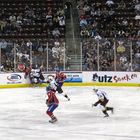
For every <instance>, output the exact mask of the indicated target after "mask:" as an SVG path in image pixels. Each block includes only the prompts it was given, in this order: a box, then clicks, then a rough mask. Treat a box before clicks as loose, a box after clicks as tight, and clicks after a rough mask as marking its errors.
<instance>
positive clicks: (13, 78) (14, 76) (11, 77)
mask: <svg viewBox="0 0 140 140" xmlns="http://www.w3.org/2000/svg"><path fill="white" fill-rule="evenodd" d="M7 79H8V80H9V81H12V82H15V81H18V80H20V79H21V76H20V75H19V74H11V75H9V76H7Z"/></svg>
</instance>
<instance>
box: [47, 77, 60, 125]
mask: <svg viewBox="0 0 140 140" xmlns="http://www.w3.org/2000/svg"><path fill="white" fill-rule="evenodd" d="M47 82H48V84H49V85H48V86H47V87H46V91H47V94H46V95H47V99H46V104H47V106H48V110H47V111H46V113H47V115H49V117H50V118H51V120H49V122H50V123H54V122H56V121H57V118H56V117H55V116H54V114H53V111H54V110H55V109H56V108H57V107H58V104H59V101H58V99H57V97H56V95H55V93H56V89H57V87H56V84H55V81H54V80H53V78H52V77H49V78H48V80H47Z"/></svg>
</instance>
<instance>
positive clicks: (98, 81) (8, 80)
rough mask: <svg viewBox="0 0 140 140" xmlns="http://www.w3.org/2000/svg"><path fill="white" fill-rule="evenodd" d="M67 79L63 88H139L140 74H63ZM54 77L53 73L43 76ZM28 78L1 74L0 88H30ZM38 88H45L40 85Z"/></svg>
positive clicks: (92, 72) (21, 74)
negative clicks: (95, 86)
mask: <svg viewBox="0 0 140 140" xmlns="http://www.w3.org/2000/svg"><path fill="white" fill-rule="evenodd" d="M65 74H66V76H67V79H66V81H65V84H64V86H94V85H97V86H135V87H136V86H137V87H138V86H140V72H112V71H111V72H98V71H97V72H96V71H89V72H77V71H76V72H65ZM48 75H54V72H50V73H47V74H44V77H45V78H47V76H48ZM31 86H34V85H31V84H30V80H29V78H25V77H24V73H1V74H0V88H18V87H31ZM38 86H46V84H45V83H44V84H41V85H38Z"/></svg>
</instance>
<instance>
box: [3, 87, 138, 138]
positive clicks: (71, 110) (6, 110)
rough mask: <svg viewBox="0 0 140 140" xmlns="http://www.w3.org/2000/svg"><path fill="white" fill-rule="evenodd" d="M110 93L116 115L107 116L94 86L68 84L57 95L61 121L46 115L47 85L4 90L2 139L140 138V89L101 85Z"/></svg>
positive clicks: (58, 116) (58, 113)
mask: <svg viewBox="0 0 140 140" xmlns="http://www.w3.org/2000/svg"><path fill="white" fill-rule="evenodd" d="M99 89H101V90H104V91H106V92H108V96H109V98H110V102H109V104H108V106H113V107H114V108H115V112H114V114H111V113H110V117H109V118H103V116H104V115H103V114H102V112H101V110H100V109H99V108H98V107H94V108H92V107H91V104H92V103H94V102H95V101H97V97H96V95H95V94H94V93H93V92H92V87H64V91H65V92H66V93H67V94H68V95H69V97H70V98H71V101H67V100H66V99H65V98H64V97H63V96H62V95H59V94H57V97H58V98H59V101H60V104H59V107H58V108H57V109H56V110H55V111H54V114H55V115H56V117H57V118H58V122H57V123H55V124H50V123H49V122H48V121H49V119H50V118H49V117H48V116H47V115H46V114H45V112H46V110H47V107H46V105H45V87H44V88H19V89H0V140H55V139H56V140H140V88H138V87H135V88H131V87H126V88H125V87H99Z"/></svg>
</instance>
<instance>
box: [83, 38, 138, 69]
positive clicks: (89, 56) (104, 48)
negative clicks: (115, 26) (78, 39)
mask: <svg viewBox="0 0 140 140" xmlns="http://www.w3.org/2000/svg"><path fill="white" fill-rule="evenodd" d="M82 49H83V51H82V52H83V70H89V71H140V61H139V60H140V41H139V40H138V39H137V40H135V39H124V38H120V39H96V40H95V39H83V43H82Z"/></svg>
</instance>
